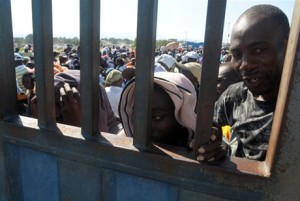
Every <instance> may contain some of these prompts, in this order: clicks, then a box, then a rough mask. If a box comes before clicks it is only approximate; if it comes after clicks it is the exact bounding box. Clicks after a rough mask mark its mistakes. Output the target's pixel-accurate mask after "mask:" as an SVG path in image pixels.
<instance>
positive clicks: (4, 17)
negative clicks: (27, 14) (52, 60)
mask: <svg viewBox="0 0 300 201" xmlns="http://www.w3.org/2000/svg"><path fill="white" fill-rule="evenodd" d="M0 3H1V6H0V19H1V20H0V47H1V48H0V69H1V71H2V73H0V81H1V84H0V91H1V94H2V95H1V96H0V119H4V118H6V117H8V116H11V115H16V114H17V112H16V104H17V96H16V93H17V92H16V73H15V64H14V56H13V55H14V46H13V44H14V43H13V33H12V18H11V5H10V1H9V0H0Z"/></svg>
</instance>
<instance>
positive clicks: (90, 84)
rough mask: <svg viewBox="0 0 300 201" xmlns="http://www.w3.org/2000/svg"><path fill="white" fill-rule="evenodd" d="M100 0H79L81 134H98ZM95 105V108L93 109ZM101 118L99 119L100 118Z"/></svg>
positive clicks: (91, 135) (85, 135)
mask: <svg viewBox="0 0 300 201" xmlns="http://www.w3.org/2000/svg"><path fill="white" fill-rule="evenodd" d="M99 42H100V0H90V1H86V0H81V1H80V71H81V72H80V73H81V75H80V79H81V97H83V98H82V99H81V108H82V109H81V113H82V115H81V123H82V130H81V133H82V135H83V136H84V137H86V138H92V137H93V138H94V137H97V136H99V133H100V132H99V109H98V108H99V69H98V68H99V60H100V54H99ZM96 108H97V109H96ZM100 121H101V120H100Z"/></svg>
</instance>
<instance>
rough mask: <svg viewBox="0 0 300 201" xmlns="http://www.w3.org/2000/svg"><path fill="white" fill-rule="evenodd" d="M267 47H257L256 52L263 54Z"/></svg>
mask: <svg viewBox="0 0 300 201" xmlns="http://www.w3.org/2000/svg"><path fill="white" fill-rule="evenodd" d="M265 50H266V49H265V48H256V49H255V50H254V51H255V53H256V54H261V53H263V52H264V51H265Z"/></svg>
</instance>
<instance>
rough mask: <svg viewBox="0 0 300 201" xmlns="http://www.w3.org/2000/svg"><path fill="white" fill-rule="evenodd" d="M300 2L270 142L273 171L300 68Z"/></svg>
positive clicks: (269, 160)
mask: <svg viewBox="0 0 300 201" xmlns="http://www.w3.org/2000/svg"><path fill="white" fill-rule="evenodd" d="M299 11H300V0H297V1H295V5H294V12H293V18H292V24H291V30H290V34H289V40H288V46H287V49H286V53H285V59H284V65H283V70H282V75H281V82H280V88H279V92H278V96H277V97H278V98H277V103H276V109H275V113H274V119H273V124H272V130H271V135H270V140H269V146H268V152H267V156H266V160H265V162H266V167H267V168H269V171H271V169H272V167H273V165H274V160H275V154H276V149H277V146H278V140H279V136H280V133H281V132H282V129H281V128H282V124H283V122H284V119H285V116H286V108H287V105H288V99H289V97H290V91H291V88H292V87H291V83H292V82H293V76H295V73H294V72H295V68H297V67H299V66H300V12H299Z"/></svg>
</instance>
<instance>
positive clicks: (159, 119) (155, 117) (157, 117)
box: [152, 115, 163, 121]
mask: <svg viewBox="0 0 300 201" xmlns="http://www.w3.org/2000/svg"><path fill="white" fill-rule="evenodd" d="M162 119H163V117H162V116H158V115H152V120H154V121H161V120H162Z"/></svg>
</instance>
